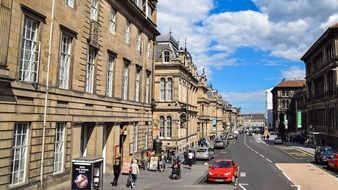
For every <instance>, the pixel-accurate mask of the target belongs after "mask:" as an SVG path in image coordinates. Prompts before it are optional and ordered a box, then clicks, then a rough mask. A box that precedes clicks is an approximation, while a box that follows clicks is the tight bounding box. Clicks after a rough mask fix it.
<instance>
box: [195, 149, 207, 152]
mask: <svg viewBox="0 0 338 190" xmlns="http://www.w3.org/2000/svg"><path fill="white" fill-rule="evenodd" d="M206 151H207V149H197V151H196V152H206Z"/></svg>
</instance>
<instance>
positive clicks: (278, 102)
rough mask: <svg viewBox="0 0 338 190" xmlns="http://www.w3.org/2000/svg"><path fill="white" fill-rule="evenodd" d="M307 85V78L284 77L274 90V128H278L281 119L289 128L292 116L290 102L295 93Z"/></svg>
mask: <svg viewBox="0 0 338 190" xmlns="http://www.w3.org/2000/svg"><path fill="white" fill-rule="evenodd" d="M304 86H305V80H285V79H283V80H282V81H281V82H280V83H279V84H278V85H276V86H275V87H274V88H273V89H272V90H271V93H272V102H273V106H272V107H273V111H272V113H273V129H274V130H277V128H278V126H279V124H280V123H281V121H283V123H284V126H285V129H286V130H287V129H288V126H289V118H290V114H291V112H290V109H289V108H290V103H291V101H292V97H293V96H294V94H295V93H297V92H298V91H300V90H301V89H302V88H303V87H304Z"/></svg>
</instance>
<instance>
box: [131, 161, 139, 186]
mask: <svg viewBox="0 0 338 190" xmlns="http://www.w3.org/2000/svg"><path fill="white" fill-rule="evenodd" d="M139 173H140V169H139V167H138V165H137V160H133V163H132V164H131V165H130V175H131V178H132V181H131V188H134V187H135V185H136V181H137V175H138V174H139Z"/></svg>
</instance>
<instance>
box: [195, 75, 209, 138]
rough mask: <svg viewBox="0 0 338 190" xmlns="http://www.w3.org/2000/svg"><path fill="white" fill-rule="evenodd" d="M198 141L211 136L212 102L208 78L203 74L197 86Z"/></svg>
mask: <svg viewBox="0 0 338 190" xmlns="http://www.w3.org/2000/svg"><path fill="white" fill-rule="evenodd" d="M197 106H198V128H197V132H198V139H200V138H203V137H208V136H209V135H210V127H211V124H210V116H211V115H210V111H209V110H210V101H209V98H208V87H207V78H206V75H205V73H204V72H203V73H202V75H201V76H199V81H198V84H197Z"/></svg>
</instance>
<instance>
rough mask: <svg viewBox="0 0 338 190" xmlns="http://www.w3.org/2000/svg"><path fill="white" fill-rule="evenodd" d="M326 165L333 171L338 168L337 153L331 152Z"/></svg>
mask: <svg viewBox="0 0 338 190" xmlns="http://www.w3.org/2000/svg"><path fill="white" fill-rule="evenodd" d="M327 166H328V167H329V168H331V169H333V170H335V171H337V170H338V153H335V154H333V155H332V157H331V158H330V159H328V160H327Z"/></svg>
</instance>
